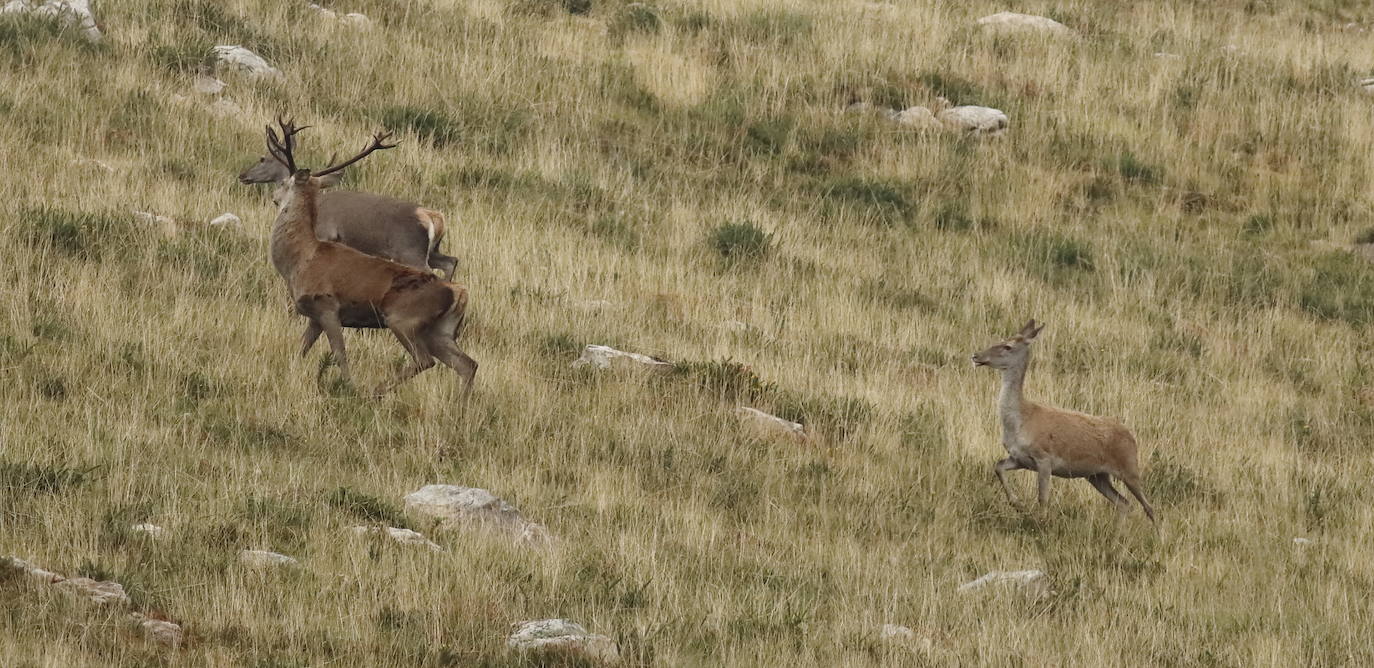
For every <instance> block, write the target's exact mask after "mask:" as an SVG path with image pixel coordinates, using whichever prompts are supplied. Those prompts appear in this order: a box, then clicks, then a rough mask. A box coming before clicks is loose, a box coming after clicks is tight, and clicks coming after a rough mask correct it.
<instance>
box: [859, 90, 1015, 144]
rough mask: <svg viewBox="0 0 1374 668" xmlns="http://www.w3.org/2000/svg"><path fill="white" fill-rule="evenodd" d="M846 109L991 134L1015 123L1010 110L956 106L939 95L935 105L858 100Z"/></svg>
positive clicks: (924, 126)
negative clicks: (880, 104)
mask: <svg viewBox="0 0 1374 668" xmlns="http://www.w3.org/2000/svg"><path fill="white" fill-rule="evenodd" d="M845 112H846V113H860V114H863V113H873V114H878V115H880V116H882V117H884V118H887V119H889V120H891V121H893V122H895V123H899V124H901V125H905V126H907V127H911V128H915V129H917V130H949V131H953V132H961V133H965V134H976V135H984V136H989V137H997V136H1001V135H1002V134H1003V133H1005V132H1006V131H1007V128H1008V127H1009V126H1010V124H1011V122H1010V120H1009V119H1008V118H1007V115H1006V113H1004V112H1002V111H1001V110H999V109H993V108H992V107H980V106H976V105H962V106H957V107H956V106H952V105H951V104H950V102H949V100H946V99H945V98H943V97H941V98H936V102H935V104H934V105H932V107H922V106H915V107H908V108H906V109H901V110H898V109H890V108H887V107H878V106H874V105H872V104H869V103H868V102H862V101H858V102H853V103H850V105H849V106H847V107H845Z"/></svg>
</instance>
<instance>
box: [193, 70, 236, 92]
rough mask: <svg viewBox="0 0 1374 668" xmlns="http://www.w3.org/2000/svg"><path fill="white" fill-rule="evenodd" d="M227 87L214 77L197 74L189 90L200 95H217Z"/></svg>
mask: <svg viewBox="0 0 1374 668" xmlns="http://www.w3.org/2000/svg"><path fill="white" fill-rule="evenodd" d="M227 85H229V84H226V83H224V82H223V81H220V80H219V79H216V78H215V77H212V76H206V75H204V74H197V75H196V80H195V81H193V82H191V90H193V91H195V92H197V93H200V94H201V95H219V94H220V93H221V92H223V91H224V87H225V86H227Z"/></svg>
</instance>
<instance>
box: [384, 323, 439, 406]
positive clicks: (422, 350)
mask: <svg viewBox="0 0 1374 668" xmlns="http://www.w3.org/2000/svg"><path fill="white" fill-rule="evenodd" d="M388 329H390V330H391V333H392V334H394V335H396V340H397V341H400V342H401V345H402V346H404V347H405V349H406V352H408V353H410V359H411V363H410V365H409V366H407V367H406V368H404V369H402V370H401V372H400V373H398V374H396V376H395V377H394V378H392V379H391V380H389V381H387V382H385V383H382V384H381V385H379V386H378V387H377V392H376V394H377V396H381V395H383V394H386V393H387V392H390V391H391V390H392V389H394V388H395V387H396V386H397V385H400V384H401V383H404V382H405V381H407V380H410V379H411V378H414V377H415V375H416V374H418V373H420V372H421V371H424V370H425V369H428V368H430V367H432V366H434V356H433V355H431V354H430V353H429V349H428V348H427V347H426V346H425V342H424V340H423V339H422V338H421V337H420V336H418V335H417V334H416V332H415V331H414V330H413V329H407V328H402V327H399V326H392V327H389V328H388Z"/></svg>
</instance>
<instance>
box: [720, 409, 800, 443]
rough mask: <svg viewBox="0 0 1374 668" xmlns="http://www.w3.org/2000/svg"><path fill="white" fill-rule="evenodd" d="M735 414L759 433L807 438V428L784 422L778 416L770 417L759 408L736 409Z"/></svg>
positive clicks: (798, 423)
mask: <svg viewBox="0 0 1374 668" xmlns="http://www.w3.org/2000/svg"><path fill="white" fill-rule="evenodd" d="M735 414H736V415H738V416H739V417H740V419H741V420H744V421H745V423H747V424H749V425H750V426H752V427H754V428H755V429H756V430H758V431H761V432H764V433H774V434H785V435H787V436H791V437H793V438H801V439H805V438H806V427H804V426H803V425H802V424H801V423H800V422H793V421H791V420H784V419H782V418H780V417H778V416H776V415H770V414H768V413H765V412H763V411H761V410H759V409H757V408H750V407H748V406H740V407H738V408H736V409H735Z"/></svg>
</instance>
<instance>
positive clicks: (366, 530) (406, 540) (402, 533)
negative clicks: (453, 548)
mask: <svg viewBox="0 0 1374 668" xmlns="http://www.w3.org/2000/svg"><path fill="white" fill-rule="evenodd" d="M348 531H349V532H351V533H352V534H353V535H355V536H379V535H384V536H386V537H387V538H388V539H390V540H391V541H393V542H396V543H402V544H405V545H423V546H425V547H427V548H429V549H431V550H434V551H435V552H443V551H444V548H442V547H439V545H438V544H437V543H435V542H433V541H431V540H430V539H428V538H425V537H424V535H423V534H421V533H420V532H418V531H411V530H410V529H400V528H397V527H361V526H359V527H349V528H348Z"/></svg>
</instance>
